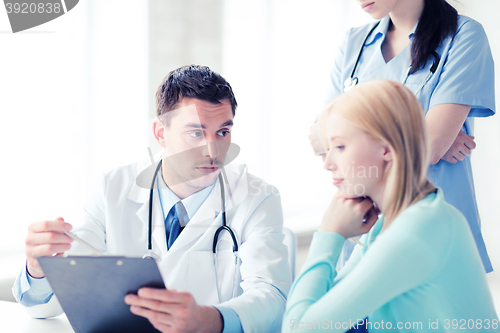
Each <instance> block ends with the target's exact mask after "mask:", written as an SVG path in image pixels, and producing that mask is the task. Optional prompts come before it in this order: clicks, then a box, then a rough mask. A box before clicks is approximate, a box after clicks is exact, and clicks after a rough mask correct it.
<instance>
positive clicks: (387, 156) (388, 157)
mask: <svg viewBox="0 0 500 333" xmlns="http://www.w3.org/2000/svg"><path fill="white" fill-rule="evenodd" d="M382 149H383V150H382V159H383V160H384V161H386V162H391V161H392V150H391V148H390V147H389V145H388V144H387V143H385V142H383V143H382Z"/></svg>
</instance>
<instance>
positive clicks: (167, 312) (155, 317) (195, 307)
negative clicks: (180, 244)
mask: <svg viewBox="0 0 500 333" xmlns="http://www.w3.org/2000/svg"><path fill="white" fill-rule="evenodd" d="M125 303H126V304H129V305H131V307H130V311H131V312H132V313H133V314H136V315H138V316H142V317H144V318H147V319H148V320H149V321H150V322H151V324H153V326H154V327H155V328H156V329H157V330H159V331H160V332H164V333H166V332H214V333H220V332H222V329H223V320H222V315H221V314H220V312H219V310H217V309H216V308H214V307H212V306H205V305H199V304H197V303H196V301H195V300H194V297H193V295H191V294H190V293H188V292H182V291H176V290H165V289H153V288H141V289H139V292H138V293H137V295H127V296H125Z"/></svg>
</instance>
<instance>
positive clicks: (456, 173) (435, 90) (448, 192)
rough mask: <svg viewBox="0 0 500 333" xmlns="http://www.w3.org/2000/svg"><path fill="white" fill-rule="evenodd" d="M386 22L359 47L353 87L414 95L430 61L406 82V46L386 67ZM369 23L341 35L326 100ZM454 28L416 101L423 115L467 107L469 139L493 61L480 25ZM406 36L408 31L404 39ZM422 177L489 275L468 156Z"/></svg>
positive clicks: (484, 107) (485, 98) (490, 103)
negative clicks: (464, 226)
mask: <svg viewBox="0 0 500 333" xmlns="http://www.w3.org/2000/svg"><path fill="white" fill-rule="evenodd" d="M389 22H390V18H389V16H387V17H385V18H383V19H382V20H381V21H380V24H379V25H378V26H377V27H376V28H375V30H373V32H372V34H371V35H370V37H369V38H368V40H367V41H366V44H365V46H364V48H363V53H362V55H361V58H360V60H359V63H358V67H357V69H356V73H355V74H354V76H355V77H357V78H358V79H359V83H363V82H368V81H372V80H376V79H386V80H392V81H397V82H404V84H405V86H406V87H407V88H408V89H410V90H411V91H412V92H413V93H415V92H416V91H417V90H418V89H419V88H420V87H421V85H422V83H423V82H424V81H425V79H426V78H427V76H428V75H429V73H430V67H431V66H432V64H433V62H434V57H432V56H431V57H429V59H428V61H427V64H426V66H425V67H424V68H423V69H421V70H420V71H418V72H416V73H414V74H412V75H410V76H409V77H408V78H406V74H407V72H408V68H409V67H410V62H411V61H410V59H411V44H408V45H407V47H406V48H405V49H404V50H403V51H402V52H401V53H399V54H398V55H397V56H395V57H394V58H393V59H391V60H390V61H389V62H388V63H386V62H385V60H384V57H383V55H382V43H383V41H384V39H385V35H386V33H387V29H388V27H389ZM375 24H376V23H370V24H367V25H364V26H362V27H359V28H353V29H350V30H349V31H348V32H347V34H346V36H345V38H344V40H343V42H342V44H341V47H340V50H339V53H338V55H337V57H336V59H335V64H334V67H333V69H332V71H331V74H330V78H331V86H330V91H329V93H328V100H329V101H331V100H333V99H335V98H337V97H338V96H339V95H341V94H342V93H343V89H344V82H345V80H346V79H348V78H349V77H350V75H351V72H352V70H353V68H354V64H355V62H356V59H357V57H358V54H359V51H360V49H361V46H362V45H363V41H364V40H365V38H366V36H367V35H368V33H369V31H370V30H371V29H372V28H373V26H374V25H375ZM457 26H458V28H457V32H456V35H455V36H454V38H452V37H448V38H447V39H446V40H445V41H444V42H443V43H441V44H440V45H439V46H438V48H437V49H436V50H435V51H436V52H437V53H438V54H439V56H440V61H439V64H438V67H437V70H436V72H435V73H434V74H433V75H432V76H431V77H430V79H429V81H428V82H427V83H426V84H425V85H424V86H423V88H422V89H421V90H420V91H419V92H418V93H417V95H416V96H417V99H418V100H419V101H420V103H421V105H422V109H423V110H424V113H427V111H428V110H429V109H430V108H432V107H433V106H435V105H438V104H445V103H452V104H464V105H471V106H472V109H471V111H470V113H469V115H468V117H467V120H466V121H465V123H464V125H463V126H462V131H464V132H465V133H467V134H469V135H473V129H474V117H489V116H492V115H493V114H495V81H494V79H495V78H494V64H493V57H492V55H491V50H490V46H489V43H488V39H487V37H486V34H485V32H484V29H483V27H482V26H481V24H479V23H478V22H476V21H474V20H472V19H471V18H469V17H466V16H461V15H459V16H458V25H457ZM415 28H416V27H415ZM415 28H414V29H413V31H415ZM412 36H413V32H412V33H411V34H410V35H409V38H410V39H411V38H412ZM428 177H429V179H430V180H431V181H432V182H433V183H434V184H435V185H436V186H438V187H440V188H441V189H442V190H443V192H444V195H445V198H446V201H447V202H448V203H450V204H452V205H453V206H455V207H456V208H457V209H459V210H460V212H462V214H464V216H465V218H466V219H467V221H468V222H469V225H470V228H471V231H472V234H473V236H474V240H475V241H476V245H477V248H478V250H479V254H480V256H481V259H482V261H483V264H484V268H485V270H486V272H491V271H492V270H493V268H492V266H491V262H490V259H489V257H488V253H487V251H486V246H485V244H484V240H483V237H482V235H481V230H480V226H481V221H480V218H479V213H478V209H477V203H476V196H475V190H474V181H473V178H472V168H471V161H470V156H467V157H466V158H465V159H464V160H463V161H461V162H460V161H459V162H457V163H456V164H451V163H448V162H446V161H444V160H441V161H439V162H438V163H437V164H434V165H430V167H429V172H428Z"/></svg>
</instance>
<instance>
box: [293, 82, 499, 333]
mask: <svg viewBox="0 0 500 333" xmlns="http://www.w3.org/2000/svg"><path fill="white" fill-rule="evenodd" d="M320 126H321V135H322V137H323V140H324V144H325V147H326V148H327V154H326V157H325V159H324V167H325V169H327V170H328V171H330V172H331V174H332V181H333V185H335V186H336V187H337V188H338V192H337V193H336V195H335V196H334V198H333V199H332V201H331V203H330V205H329V206H328V208H327V209H326V212H325V213H324V216H323V220H322V222H321V227H320V229H319V231H318V232H316V233H315V234H314V237H313V240H312V243H311V247H310V250H309V255H308V258H307V261H306V263H305V264H304V266H303V267H302V271H301V273H300V275H299V277H298V278H297V279H296V281H295V283H294V285H293V286H292V290H291V291H290V294H289V297H288V303H287V308H286V312H285V317H284V321H283V332H292V331H293V332H295V331H298V332H300V331H307V332H314V331H321V332H324V331H328V332H377V331H391V332H398V331H401V332H459V331H460V332H464V331H467V332H480V331H481V332H482V331H484V332H498V331H499V330H500V326H499V325H500V324H499V321H498V316H497V314H496V312H495V308H494V305H493V299H492V296H491V293H490V291H489V288H488V284H487V281H486V274H485V271H484V268H483V265H482V263H481V259H480V257H479V253H478V250H477V247H476V245H475V243H474V239H473V237H472V234H471V231H470V228H469V225H468V224H467V221H466V220H465V218H464V217H463V215H462V214H461V213H460V212H459V211H458V210H457V209H456V208H454V207H453V206H451V205H450V204H448V203H446V198H445V197H444V195H443V193H442V190H441V189H439V188H436V187H435V186H434V185H433V184H432V183H431V182H430V181H429V180H428V179H427V176H426V174H427V166H428V165H429V147H428V138H427V131H426V127H425V126H426V125H425V120H424V115H423V112H422V109H421V107H420V104H419V102H418V101H417V99H416V98H415V96H414V95H413V94H412V92H411V91H409V90H408V89H407V88H405V87H404V86H403V85H401V84H399V83H396V82H391V81H372V82H370V83H366V84H362V85H359V86H357V87H355V88H353V89H352V90H351V91H349V92H348V93H346V94H344V95H342V96H340V97H339V98H338V99H336V100H335V101H334V102H332V104H330V105H329V106H328V108H327V109H326V111H325V112H324V114H323V116H322V119H321V123H320ZM380 212H381V213H382V217H381V218H380V219H378V215H379V213H380ZM361 235H362V236H361ZM355 236H361V237H360V239H359V244H358V245H356V247H355V250H354V252H353V255H352V256H351V258H350V260H349V261H348V262H347V264H346V266H345V267H344V268H343V269H342V270H341V271H340V272H339V273H337V272H336V270H335V265H336V263H337V260H338V258H339V255H340V252H341V250H342V246H343V244H344V242H345V240H346V239H347V238H350V237H355Z"/></svg>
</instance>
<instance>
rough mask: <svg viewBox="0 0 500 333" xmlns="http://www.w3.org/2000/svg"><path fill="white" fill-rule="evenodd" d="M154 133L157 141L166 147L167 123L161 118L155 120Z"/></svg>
mask: <svg viewBox="0 0 500 333" xmlns="http://www.w3.org/2000/svg"><path fill="white" fill-rule="evenodd" d="M153 135H154V136H155V139H156V142H158V144H159V145H160V146H161V147H163V148H165V125H164V124H163V123H162V121H161V120H160V119H155V120H154V121H153Z"/></svg>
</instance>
